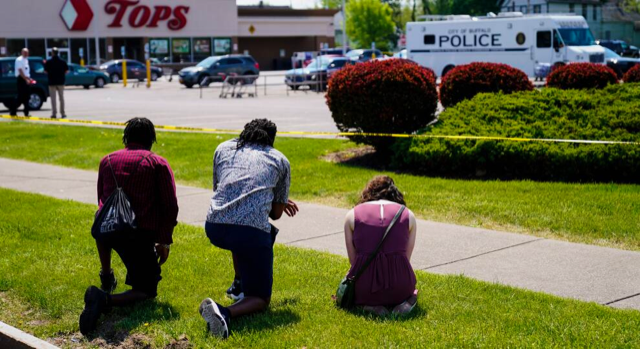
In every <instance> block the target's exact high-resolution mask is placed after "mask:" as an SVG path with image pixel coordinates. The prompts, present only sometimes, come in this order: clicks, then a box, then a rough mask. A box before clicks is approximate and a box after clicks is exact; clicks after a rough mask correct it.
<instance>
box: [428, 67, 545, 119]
mask: <svg viewBox="0 0 640 349" xmlns="http://www.w3.org/2000/svg"><path fill="white" fill-rule="evenodd" d="M531 90H533V84H532V83H531V81H530V80H529V77H528V76H527V74H525V73H524V72H523V71H521V70H519V69H516V68H513V67H511V66H509V65H506V64H500V63H481V62H476V63H471V64H466V65H459V66H457V67H455V68H453V69H451V70H450V71H449V72H448V73H447V74H446V75H445V76H444V77H443V78H442V82H441V83H440V101H441V102H442V105H443V106H445V108H448V107H451V106H454V105H456V104H457V103H458V102H461V101H463V100H465V99H471V98H473V96H475V95H477V94H478V93H483V92H503V93H512V92H517V91H531Z"/></svg>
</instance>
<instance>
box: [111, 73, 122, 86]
mask: <svg viewBox="0 0 640 349" xmlns="http://www.w3.org/2000/svg"><path fill="white" fill-rule="evenodd" d="M110 78H111V82H112V83H114V84H117V83H119V82H120V76H119V75H118V74H115V73H114V74H111V76H110Z"/></svg>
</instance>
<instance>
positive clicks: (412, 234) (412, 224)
mask: <svg viewBox="0 0 640 349" xmlns="http://www.w3.org/2000/svg"><path fill="white" fill-rule="evenodd" d="M417 233H418V224H417V222H416V216H414V215H413V212H411V210H409V242H408V245H407V258H408V259H409V261H411V255H412V254H413V248H414V247H415V246H416V235H417Z"/></svg>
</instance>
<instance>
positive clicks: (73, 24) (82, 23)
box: [60, 0, 93, 31]
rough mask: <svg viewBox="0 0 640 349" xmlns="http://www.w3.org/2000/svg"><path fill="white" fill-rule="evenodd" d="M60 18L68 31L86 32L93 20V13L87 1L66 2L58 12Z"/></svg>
mask: <svg viewBox="0 0 640 349" xmlns="http://www.w3.org/2000/svg"><path fill="white" fill-rule="evenodd" d="M60 18H62V21H63V22H64V24H65V25H66V26H67V29H69V30H74V31H76V30H79V31H82V30H87V28H89V24H91V20H92V19H93V11H91V7H90V6H89V4H88V3H87V0H66V1H65V2H64V5H63V6H62V10H60Z"/></svg>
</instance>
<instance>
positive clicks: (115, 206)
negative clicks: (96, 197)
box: [91, 156, 147, 242]
mask: <svg viewBox="0 0 640 349" xmlns="http://www.w3.org/2000/svg"><path fill="white" fill-rule="evenodd" d="M146 158H147V157H143V158H142V160H140V162H139V163H138V166H136V168H135V170H134V171H133V173H131V176H129V178H131V177H133V175H134V174H135V173H136V172H137V171H138V167H140V164H141V163H142V162H143V161H144V160H145V159H146ZM107 161H108V162H109V168H110V169H111V174H112V175H113V180H114V181H115V182H116V190H114V191H113V193H111V195H109V197H108V198H107V201H105V202H104V204H103V205H102V207H101V208H100V209H99V210H98V212H97V213H96V218H95V220H94V221H93V226H92V227H91V235H92V236H93V238H94V239H96V240H97V241H100V242H111V241H118V240H123V239H125V238H126V237H127V235H128V233H130V232H131V231H134V230H136V228H137V224H136V214H135V213H134V212H133V209H132V208H131V202H130V201H129V197H128V196H127V194H126V193H125V192H124V189H123V187H121V186H120V185H119V184H118V180H117V179H116V173H115V172H114V171H113V167H112V166H111V157H110V156H107ZM129 178H127V180H126V181H125V183H124V184H126V183H127V181H128V179H129Z"/></svg>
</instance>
